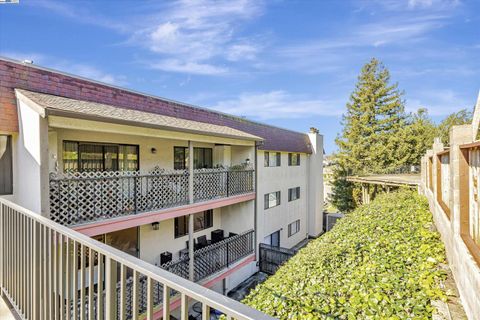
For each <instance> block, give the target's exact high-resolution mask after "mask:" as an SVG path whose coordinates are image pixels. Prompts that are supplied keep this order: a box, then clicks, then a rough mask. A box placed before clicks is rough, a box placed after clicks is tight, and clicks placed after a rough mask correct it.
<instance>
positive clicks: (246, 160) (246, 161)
mask: <svg viewBox="0 0 480 320" xmlns="http://www.w3.org/2000/svg"><path fill="white" fill-rule="evenodd" d="M245 163H246V164H247V166H248V165H249V164H250V159H249V158H247V159H245Z"/></svg>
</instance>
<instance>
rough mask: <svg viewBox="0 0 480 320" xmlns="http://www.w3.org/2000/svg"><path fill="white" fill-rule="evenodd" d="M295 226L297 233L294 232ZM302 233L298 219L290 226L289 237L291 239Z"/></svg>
mask: <svg viewBox="0 0 480 320" xmlns="http://www.w3.org/2000/svg"><path fill="white" fill-rule="evenodd" d="M294 225H295V229H296V231H295V232H292V227H293V226H294ZM299 232H300V219H297V220H295V221H293V222H292V223H289V224H288V237H289V238H290V237H291V236H293V235H295V234H297V233H299Z"/></svg>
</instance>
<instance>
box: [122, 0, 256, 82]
mask: <svg viewBox="0 0 480 320" xmlns="http://www.w3.org/2000/svg"><path fill="white" fill-rule="evenodd" d="M261 7H262V6H261V3H260V2H258V1H253V0H230V1H178V2H174V3H172V4H170V5H169V6H167V7H165V8H163V10H161V12H160V13H158V14H155V15H153V16H151V17H149V18H147V19H145V21H144V25H143V26H141V27H139V29H138V30H137V31H136V32H134V34H133V35H132V36H131V38H130V41H129V42H130V43H132V44H136V45H142V46H145V47H146V48H147V49H149V50H150V51H151V52H152V53H154V54H157V55H160V58H161V61H162V62H161V63H157V62H155V63H154V64H152V65H151V66H152V67H153V68H156V69H162V70H165V71H173V72H183V73H195V74H206V75H218V74H223V73H225V72H226V71H228V69H227V68H224V67H219V66H217V64H218V60H229V61H239V60H246V59H249V60H251V59H254V58H255V56H256V54H257V52H258V50H259V47H258V46H255V45H254V44H252V43H249V42H246V41H244V40H243V39H242V41H240V40H239V39H237V37H236V36H237V33H238V30H239V29H240V28H241V22H244V21H246V20H249V19H252V18H253V17H256V16H258V15H259V14H260V13H261Z"/></svg>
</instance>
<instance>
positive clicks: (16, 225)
mask: <svg viewBox="0 0 480 320" xmlns="http://www.w3.org/2000/svg"><path fill="white" fill-rule="evenodd" d="M127 279H128V280H127ZM0 290H1V291H2V295H3V296H4V297H5V298H6V299H8V300H9V302H10V303H11V304H12V305H13V307H14V308H15V310H16V311H17V312H18V313H19V315H20V316H21V317H22V318H24V319H35V320H36V319H40V320H50V319H121V320H124V319H139V318H145V317H146V319H158V318H161V317H163V319H170V315H171V310H170V306H171V304H172V303H173V302H174V300H175V299H178V301H179V303H180V318H181V319H182V320H186V319H188V310H189V305H191V304H192V303H194V302H195V301H198V302H200V303H201V304H202V306H203V307H202V319H205V320H206V319H210V312H211V310H212V309H214V310H218V311H220V312H222V313H224V314H225V315H226V316H227V319H232V318H233V319H237V320H263V319H265V320H267V319H273V318H271V317H269V316H267V315H265V314H263V313H261V312H259V311H256V310H254V309H251V308H249V307H247V306H245V305H243V304H241V303H239V302H237V301H234V300H232V299H229V298H227V297H225V296H222V295H220V294H218V293H216V292H213V291H211V290H209V289H207V288H204V287H201V286H199V285H197V284H195V283H193V282H190V281H188V280H186V279H183V278H181V277H179V276H177V275H175V274H173V273H170V272H168V271H166V270H163V269H161V268H158V267H156V266H154V265H151V264H149V263H147V262H145V261H142V260H140V259H137V258H135V257H132V256H131V255H129V254H127V253H124V252H122V251H120V250H117V249H115V248H112V247H110V246H108V245H106V244H103V243H100V242H98V241H96V240H93V239H91V238H89V237H87V236H85V235H83V234H80V233H78V232H76V231H74V230H71V229H69V228H67V227H65V226H62V225H60V224H58V223H55V222H53V221H51V220H49V219H46V218H44V217H42V216H40V215H38V214H36V213H33V212H31V211H29V210H26V209H24V208H22V207H20V206H18V205H16V204H13V203H12V202H9V201H6V200H5V199H1V198H0ZM98 293H101V294H98ZM75 306H76V307H75Z"/></svg>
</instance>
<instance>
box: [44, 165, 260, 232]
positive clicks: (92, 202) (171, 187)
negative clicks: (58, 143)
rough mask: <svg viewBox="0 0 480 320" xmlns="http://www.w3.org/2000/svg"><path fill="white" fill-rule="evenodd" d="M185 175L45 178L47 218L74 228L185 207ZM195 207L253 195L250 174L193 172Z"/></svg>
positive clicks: (113, 173) (110, 174)
mask: <svg viewBox="0 0 480 320" xmlns="http://www.w3.org/2000/svg"><path fill="white" fill-rule="evenodd" d="M188 180H189V179H188V171H185V170H170V171H168V170H158V169H157V170H155V171H153V172H149V173H140V172H120V171H104V172H72V173H64V174H55V173H52V174H50V217H51V219H52V220H53V221H55V222H58V223H61V224H63V225H68V226H70V225H77V224H81V223H86V222H92V221H98V220H103V219H108V218H113V217H119V216H124V215H131V214H136V213H140V212H148V211H152V210H159V209H164V208H169V207H175V206H181V205H185V204H187V203H188V199H189V194H188V192H189V191H188V190H189V187H188V182H189V181H188ZM193 180H194V181H193V183H194V188H193V190H194V191H193V193H194V197H193V198H194V201H195V202H201V201H208V200H213V199H218V198H224V197H230V196H234V195H240V194H245V193H249V192H253V191H254V171H253V170H228V169H199V170H195V171H194V179H193Z"/></svg>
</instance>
